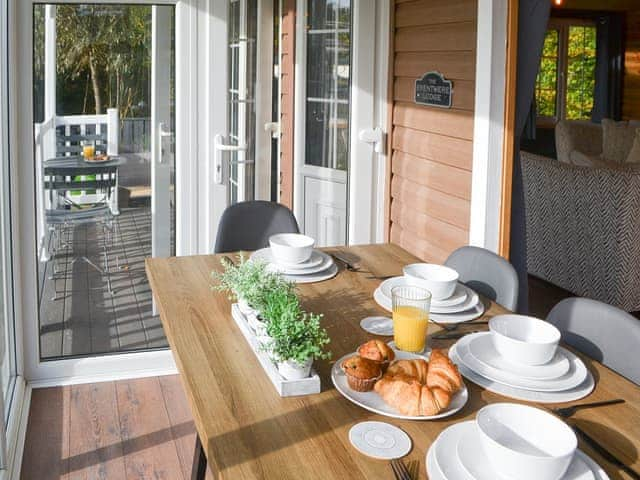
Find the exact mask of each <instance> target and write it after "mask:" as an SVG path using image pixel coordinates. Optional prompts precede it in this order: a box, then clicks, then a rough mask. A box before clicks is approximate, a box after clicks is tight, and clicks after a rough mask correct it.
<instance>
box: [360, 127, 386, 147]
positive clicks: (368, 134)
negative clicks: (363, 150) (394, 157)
mask: <svg viewBox="0 0 640 480" xmlns="http://www.w3.org/2000/svg"><path fill="white" fill-rule="evenodd" d="M358 137H359V138H360V141H361V142H365V143H370V144H371V145H373V149H374V151H375V152H376V153H384V146H385V134H384V132H383V131H382V129H381V128H380V127H375V128H363V129H362V130H360V132H359V134H358Z"/></svg>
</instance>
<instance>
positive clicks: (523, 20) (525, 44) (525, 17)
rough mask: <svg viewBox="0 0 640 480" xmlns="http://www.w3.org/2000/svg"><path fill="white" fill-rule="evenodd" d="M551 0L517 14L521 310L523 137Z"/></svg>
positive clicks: (529, 0)
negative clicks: (521, 162)
mask: <svg viewBox="0 0 640 480" xmlns="http://www.w3.org/2000/svg"><path fill="white" fill-rule="evenodd" d="M550 11H551V2H550V1H549V0H520V3H519V14H518V59H517V78H516V118H515V148H514V155H515V158H514V163H513V192H512V195H513V196H512V205H511V251H510V258H511V263H512V264H513V266H514V267H515V269H516V271H517V272H518V279H519V282H520V285H519V292H518V312H520V313H527V312H528V310H529V282H528V278H527V236H526V223H525V204H524V187H523V183H522V168H521V167H520V139H521V138H522V134H523V133H524V128H525V125H526V123H527V119H528V117H529V114H530V112H531V103H532V101H533V95H534V91H535V85H536V76H537V74H538V68H539V65H540V57H541V56H542V46H543V44H544V35H545V32H546V30H547V24H548V23H549V13H550Z"/></svg>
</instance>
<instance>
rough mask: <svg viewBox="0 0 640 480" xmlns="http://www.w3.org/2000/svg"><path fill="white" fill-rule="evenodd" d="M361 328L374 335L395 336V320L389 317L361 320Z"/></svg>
mask: <svg viewBox="0 0 640 480" xmlns="http://www.w3.org/2000/svg"><path fill="white" fill-rule="evenodd" d="M360 327H361V328H362V329H363V330H364V331H365V332H369V333H372V334H374V335H382V336H386V337H390V336H392V335H393V320H391V319H390V318H389V317H367V318H363V319H362V320H360Z"/></svg>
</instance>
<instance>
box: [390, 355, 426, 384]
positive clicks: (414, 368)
mask: <svg viewBox="0 0 640 480" xmlns="http://www.w3.org/2000/svg"><path fill="white" fill-rule="evenodd" d="M428 368H429V364H428V363H427V361H426V360H422V359H421V358H416V359H413V360H397V361H395V362H393V363H392V364H391V365H390V366H389V368H388V369H387V375H392V376H393V375H407V376H409V377H413V378H415V379H416V380H418V382H420V383H421V384H423V385H424V384H425V383H427V372H428Z"/></svg>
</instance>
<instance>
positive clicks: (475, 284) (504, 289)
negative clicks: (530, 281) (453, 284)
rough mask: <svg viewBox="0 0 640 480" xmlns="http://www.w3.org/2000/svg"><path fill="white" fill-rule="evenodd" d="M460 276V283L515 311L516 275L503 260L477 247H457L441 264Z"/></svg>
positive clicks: (516, 301)
mask: <svg viewBox="0 0 640 480" xmlns="http://www.w3.org/2000/svg"><path fill="white" fill-rule="evenodd" d="M444 263H445V265H446V266H448V267H451V268H453V269H454V270H456V271H457V272H458V273H459V274H460V281H461V282H462V283H464V284H465V285H468V286H469V288H472V289H474V290H475V291H477V292H478V293H481V294H482V295H484V296H485V297H487V298H489V299H490V300H493V301H494V302H496V303H498V304H500V305H502V306H503V307H505V308H507V309H509V310H512V311H515V310H516V308H517V306H518V274H517V273H516V270H515V269H514V268H513V265H511V264H510V263H509V262H508V261H507V260H505V259H504V258H502V257H501V256H499V255H496V254H495V253H493V252H491V251H489V250H486V249H484V248H479V247H471V246H466V247H461V248H459V249H457V250H456V251H454V252H453V253H452V254H451V255H449V258H447V260H446V261H445V262H444Z"/></svg>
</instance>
